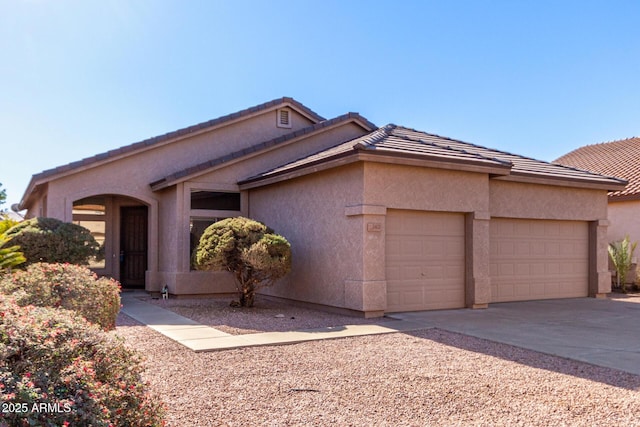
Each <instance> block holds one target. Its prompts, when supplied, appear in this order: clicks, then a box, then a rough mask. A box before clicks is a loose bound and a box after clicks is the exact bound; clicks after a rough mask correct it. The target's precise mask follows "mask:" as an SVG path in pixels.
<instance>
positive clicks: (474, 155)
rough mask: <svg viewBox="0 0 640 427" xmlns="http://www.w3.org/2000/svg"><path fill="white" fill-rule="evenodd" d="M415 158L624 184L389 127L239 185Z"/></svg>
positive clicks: (531, 175)
mask: <svg viewBox="0 0 640 427" xmlns="http://www.w3.org/2000/svg"><path fill="white" fill-rule="evenodd" d="M358 151H360V152H368V153H378V154H389V155H396V156H407V155H409V156H415V157H420V158H424V159H428V160H436V161H444V162H446V161H448V162H458V163H460V162H462V163H469V164H476V165H484V166H491V167H497V168H505V169H509V172H508V173H505V174H509V175H516V176H517V175H519V176H526V177H533V178H546V179H560V180H566V181H577V182H586V183H594V184H604V185H610V186H611V187H613V188H618V187H620V186H621V185H624V184H625V182H624V181H622V180H619V179H616V178H611V177H607V176H602V175H599V174H595V173H591V172H587V171H582V170H578V169H575V168H571V167H566V166H562V165H557V164H552V163H549V162H544V161H541V160H535V159H532V158H529V157H524V156H519V155H516V154H512V153H508V152H506V151H500V150H495V149H491V148H486V147H482V146H479V145H475V144H471V143H468V142H463V141H459V140H455V139H451V138H447V137H443V136H439V135H434V134H429V133H426V132H421V131H417V130H415V129H410V128H406V127H402V126H396V125H393V124H389V125H387V126H384V127H382V128H379V129H377V130H375V131H373V132H371V133H370V134H368V135H365V136H362V137H360V138H356V139H353V140H351V141H348V142H345V143H342V144H338V145H336V146H334V147H332V148H329V149H326V150H323V151H320V152H318V153H315V154H313V155H310V156H307V157H304V158H302V159H299V160H296V161H294V162H291V163H288V164H285V165H282V166H280V167H278V168H275V169H272V170H270V171H267V172H264V173H262V174H260V175H256V176H254V177H251V178H248V179H246V180H244V181H243V182H241V184H242V183H249V182H256V181H260V180H262V179H266V178H269V177H272V176H277V175H280V174H285V173H287V172H290V171H294V170H298V169H302V168H305V167H307V166H311V165H316V164H319V163H323V162H326V161H329V160H332V159H335V158H339V157H343V156H347V155H350V154H354V153H356V152H358Z"/></svg>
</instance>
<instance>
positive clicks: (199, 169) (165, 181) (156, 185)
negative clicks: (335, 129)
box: [150, 113, 376, 191]
mask: <svg viewBox="0 0 640 427" xmlns="http://www.w3.org/2000/svg"><path fill="white" fill-rule="evenodd" d="M353 120H357V121H359V122H361V123H362V125H364V126H365V127H366V128H367V129H368V130H372V129H375V128H376V125H374V124H373V123H371V122H370V121H368V120H367V119H365V118H364V117H362V116H361V115H360V114H358V113H347V114H343V115H341V116H338V117H335V118H333V119H330V120H324V121H321V122H319V123H316V124H313V125H311V126H308V127H306V128H303V129H300V130H297V131H294V132H291V133H288V134H286V135H282V136H279V137H277V138H274V139H270V140H268V141H264V142H262V143H260V144H256V145H253V146H251V147H248V148H245V149H243V150H238V151H234V152H232V153H229V154H227V155H225V156H223V157H217V158H215V159H211V160H207V161H205V162H202V163H199V164H197V165H194V166H191V167H189V168H187V169H183V170H181V171H178V172H176V173H173V174H171V175H168V176H166V177H164V178H162V179H160V180H158V181H155V182H152V183H151V184H150V185H151V189H152V190H154V191H156V190H160V189H162V188H166V187H168V186H170V185H173V184H175V183H176V182H177V181H180V180H182V179H183V178H185V177H187V176H191V175H194V174H200V173H204V172H206V171H207V170H209V169H211V168H212V167H215V166H218V165H221V164H223V163H227V162H229V161H232V160H235V159H238V158H241V157H244V156H246V155H248V154H251V153H257V152H259V151H262V150H265V149H267V148H270V147H273V146H276V145H280V144H282V143H285V142H287V141H290V140H292V139H295V138H298V137H301V136H304V135H308V134H311V133H314V132H317V131H319V130H322V129H326V128H328V127H331V126H334V125H336V124H339V123H343V122H348V121H353Z"/></svg>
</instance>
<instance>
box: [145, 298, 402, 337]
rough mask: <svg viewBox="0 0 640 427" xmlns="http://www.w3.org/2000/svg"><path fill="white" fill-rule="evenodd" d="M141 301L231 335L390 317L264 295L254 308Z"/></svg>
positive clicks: (219, 301)
mask: <svg viewBox="0 0 640 427" xmlns="http://www.w3.org/2000/svg"><path fill="white" fill-rule="evenodd" d="M141 299H142V300H143V301H145V302H148V303H152V304H155V305H158V306H160V307H162V308H164V309H167V310H171V311H173V312H174V313H176V314H179V315H181V316H184V317H186V318H188V319H191V320H194V321H196V322H198V323H200V324H203V325H205V326H209V327H211V328H215V329H218V330H220V331H222V332H226V333H228V334H231V335H243V334H253V333H260V332H286V331H293V330H299V329H315V328H324V327H328V326H341V325H362V324H372V323H378V324H379V323H383V322H389V319H387V318H377V319H365V318H363V317H356V316H348V315H340V314H334V313H328V312H324V311H320V310H313V309H310V308H303V307H296V306H291V305H288V304H287V303H285V302H281V301H274V300H270V299H266V298H261V297H260V296H258V297H256V303H255V306H254V307H252V308H241V307H230V306H229V303H230V302H231V301H232V299H231V298H179V299H167V300H162V299H152V298H149V297H145V298H141Z"/></svg>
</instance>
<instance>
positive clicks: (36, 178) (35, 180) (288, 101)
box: [20, 97, 325, 208]
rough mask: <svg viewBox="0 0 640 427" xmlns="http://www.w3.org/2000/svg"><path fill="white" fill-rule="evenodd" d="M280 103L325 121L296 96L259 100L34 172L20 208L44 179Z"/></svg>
mask: <svg viewBox="0 0 640 427" xmlns="http://www.w3.org/2000/svg"><path fill="white" fill-rule="evenodd" d="M281 105H282V106H289V107H291V108H294V109H295V110H296V111H298V112H299V113H300V114H302V115H303V116H305V117H307V118H308V119H309V120H311V121H314V122H316V123H317V122H322V121H324V120H325V118H324V117H322V116H320V115H319V114H317V113H316V112H314V111H312V110H311V109H309V108H308V107H306V106H304V105H303V104H301V103H299V102H298V101H296V100H295V99H293V98H290V97H282V98H278V99H274V100H272V101H269V102H265V103H263V104H259V105H256V106H254V107H250V108H247V109H244V110H241V111H238V112H236V113H232V114H228V115H225V116H222V117H218V118H216V119H212V120H209V121H206V122H202V123H199V124H196V125H193V126H188V127H186V128H182V129H178V130H176V131H173V132H168V133H166V134H163V135H159V136H155V137H153V138H148V139H145V140H143V141H139V142H136V143H134V144H130V145H125V146H123V147H120V148H116V149H114V150H110V151H107V152H105V153H101V154H96V155H95V156H92V157H87V158H85V159H82V160H79V161H76V162H72V163H69V164H66V165H62V166H58V167H56V168H53V169H48V170H45V171H43V172H40V173H38V174H35V175H33V176H32V177H31V181H30V182H29V185H28V186H27V190H26V191H25V194H24V196H23V198H22V202H21V203H20V206H21V208H24V205H25V201H26V200H27V199H28V197H29V195H30V194H31V193H32V192H33V191H34V189H35V187H36V186H37V185H38V184H39V183H41V182H46V181H49V180H51V179H53V178H55V177H58V176H61V175H64V174H67V173H73V172H75V171H77V170H79V169H81V168H86V167H91V166H94V165H97V164H102V163H105V162H109V161H113V160H116V159H119V158H122V157H124V156H127V155H131V154H136V153H138V152H140V151H143V150H146V149H149V148H152V147H154V146H158V145H161V144H163V143H168V142H171V141H172V140H174V139H177V138H182V137H188V136H191V135H192V134H194V133H198V132H203V131H206V130H207V129H210V128H213V127H215V126H220V125H224V124H227V123H232V122H234V121H236V120H239V119H243V118H246V117H249V116H252V115H254V114H256V113H260V112H262V111H265V110H269V109H273V108H275V107H277V106H281Z"/></svg>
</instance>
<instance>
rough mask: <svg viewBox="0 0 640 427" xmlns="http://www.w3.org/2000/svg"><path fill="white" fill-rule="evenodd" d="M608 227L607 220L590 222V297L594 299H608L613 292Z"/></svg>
mask: <svg viewBox="0 0 640 427" xmlns="http://www.w3.org/2000/svg"><path fill="white" fill-rule="evenodd" d="M608 226H609V221H607V220H605V219H601V220H598V221H591V222H589V296H590V297H594V298H606V296H607V293H609V292H611V273H609V251H608V246H609V242H608V240H607V227H608Z"/></svg>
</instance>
